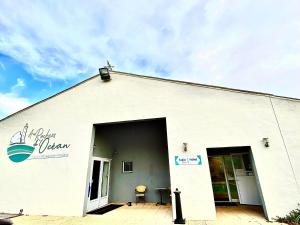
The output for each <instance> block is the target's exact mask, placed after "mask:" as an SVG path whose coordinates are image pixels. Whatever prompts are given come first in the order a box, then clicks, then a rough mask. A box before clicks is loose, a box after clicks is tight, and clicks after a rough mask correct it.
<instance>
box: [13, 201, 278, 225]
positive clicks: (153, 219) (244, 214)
mask: <svg viewBox="0 0 300 225" xmlns="http://www.w3.org/2000/svg"><path fill="white" fill-rule="evenodd" d="M12 221H13V223H14V224H15V225H150V224H151V225H171V224H173V223H172V213H171V208H170V206H155V205H153V204H145V205H144V204H138V205H133V206H131V207H129V206H123V207H120V208H118V209H115V210H113V211H111V212H109V213H106V214H104V215H87V216H85V217H56V216H20V217H16V218H13V219H12ZM187 224H188V225H258V224H261V225H266V224H268V225H270V223H269V222H267V221H266V220H265V219H264V217H263V213H262V210H261V209H260V208H259V207H255V206H254V207H253V206H239V207H225V206H223V207H217V220H215V221H188V222H187ZM278 224H279V223H275V222H274V223H272V225H278Z"/></svg>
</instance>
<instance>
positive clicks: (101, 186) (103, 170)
mask: <svg viewBox="0 0 300 225" xmlns="http://www.w3.org/2000/svg"><path fill="white" fill-rule="evenodd" d="M92 163H93V165H92V166H91V170H92V171H91V176H90V181H89V188H88V202H87V212H90V211H93V210H95V209H98V208H100V207H102V206H105V205H107V204H108V191H109V175H110V160H109V159H103V158H98V157H93V162H92Z"/></svg>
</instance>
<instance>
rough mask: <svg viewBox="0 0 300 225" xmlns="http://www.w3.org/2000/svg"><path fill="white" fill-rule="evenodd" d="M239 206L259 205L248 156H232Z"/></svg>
mask: <svg viewBox="0 0 300 225" xmlns="http://www.w3.org/2000/svg"><path fill="white" fill-rule="evenodd" d="M232 161H233V166H234V171H235V175H236V184H237V187H238V192H239V198H240V204H246V205H261V201H260V197H259V192H258V189H257V184H256V179H255V176H254V172H253V168H252V163H251V160H250V157H249V154H247V153H245V154H234V155H232Z"/></svg>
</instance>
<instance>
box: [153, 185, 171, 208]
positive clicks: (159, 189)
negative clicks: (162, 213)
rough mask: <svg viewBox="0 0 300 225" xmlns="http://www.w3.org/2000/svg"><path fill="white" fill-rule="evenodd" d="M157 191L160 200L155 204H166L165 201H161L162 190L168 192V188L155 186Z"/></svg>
mask: <svg viewBox="0 0 300 225" xmlns="http://www.w3.org/2000/svg"><path fill="white" fill-rule="evenodd" d="M155 190H157V191H158V192H159V196H160V202H157V203H156V205H166V203H164V202H163V192H169V191H170V188H166V187H160V188H155Z"/></svg>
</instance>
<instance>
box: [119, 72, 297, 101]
mask: <svg viewBox="0 0 300 225" xmlns="http://www.w3.org/2000/svg"><path fill="white" fill-rule="evenodd" d="M113 72H117V73H121V74H123V75H125V76H132V77H140V78H145V79H152V80H160V81H166V82H171V83H179V84H185V85H191V86H198V87H205V88H212V89H218V90H225V91H233V92H240V93H246V94H254V95H263V96H268V97H275V98H284V99H289V100H296V101H300V98H293V97H287V96H282V95H274V94H270V93H266V92H258V91H249V90H244V89H237V88H229V87H224V86H217V85H210V84H201V83H194V82H190V81H183V80H173V79H168V78H161V77H154V76H145V75H141V74H132V73H127V72H122V71H116V70H114V71H113Z"/></svg>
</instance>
